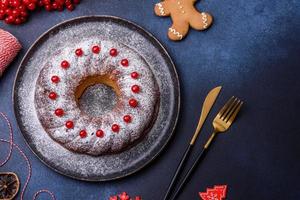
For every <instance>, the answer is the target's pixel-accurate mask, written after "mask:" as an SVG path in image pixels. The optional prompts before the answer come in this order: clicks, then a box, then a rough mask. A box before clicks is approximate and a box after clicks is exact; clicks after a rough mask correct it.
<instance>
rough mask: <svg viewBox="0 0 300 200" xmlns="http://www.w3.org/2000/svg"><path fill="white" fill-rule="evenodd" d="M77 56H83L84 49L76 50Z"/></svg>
mask: <svg viewBox="0 0 300 200" xmlns="http://www.w3.org/2000/svg"><path fill="white" fill-rule="evenodd" d="M75 54H76V56H82V55H83V51H82V49H76V51H75Z"/></svg>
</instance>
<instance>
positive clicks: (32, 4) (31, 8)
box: [27, 3, 36, 11]
mask: <svg viewBox="0 0 300 200" xmlns="http://www.w3.org/2000/svg"><path fill="white" fill-rule="evenodd" d="M27 8H28V10H31V11H33V10H35V9H36V5H35V4H34V3H30V4H28V5H27Z"/></svg>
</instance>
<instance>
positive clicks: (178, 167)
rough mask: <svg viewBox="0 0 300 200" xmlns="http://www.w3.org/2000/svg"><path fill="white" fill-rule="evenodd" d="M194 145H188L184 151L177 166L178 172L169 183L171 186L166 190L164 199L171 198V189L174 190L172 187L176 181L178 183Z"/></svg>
mask: <svg viewBox="0 0 300 200" xmlns="http://www.w3.org/2000/svg"><path fill="white" fill-rule="evenodd" d="M192 147H193V145H189V146H188V147H187V149H186V150H185V152H184V154H183V156H182V158H181V161H180V163H179V165H178V166H177V169H176V172H175V174H174V175H173V178H172V181H171V183H170V184H169V187H168V190H167V192H166V194H165V197H164V200H168V198H169V196H170V194H171V191H172V189H173V187H174V185H175V183H176V180H177V179H178V176H179V174H180V173H181V171H182V169H183V166H184V164H185V163H186V160H187V158H188V155H189V154H190V152H191V150H192Z"/></svg>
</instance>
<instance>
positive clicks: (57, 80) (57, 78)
mask: <svg viewBox="0 0 300 200" xmlns="http://www.w3.org/2000/svg"><path fill="white" fill-rule="evenodd" d="M51 81H52V82H53V83H58V82H59V81H60V78H59V77H58V76H52V77H51Z"/></svg>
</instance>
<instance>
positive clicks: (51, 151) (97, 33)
mask: <svg viewBox="0 0 300 200" xmlns="http://www.w3.org/2000/svg"><path fill="white" fill-rule="evenodd" d="M94 38H97V39H98V40H99V41H113V42H114V43H115V44H121V45H125V46H127V47H128V48H129V49H132V50H133V51H135V52H138V55H140V56H141V57H142V59H143V61H144V62H145V63H146V64H147V66H149V69H150V70H151V73H152V74H154V77H155V80H156V83H157V85H158V87H159V92H160V96H159V103H158V106H159V108H158V114H157V118H156V121H155V122H154V124H153V126H152V128H151V130H149V132H148V134H147V135H146V136H145V137H144V138H143V140H141V141H140V142H139V143H138V144H136V145H135V146H133V147H131V148H128V149H126V150H125V151H123V152H121V153H117V154H109V155H104V156H98V157H95V156H90V155H85V154H78V153H74V152H72V151H69V150H67V149H66V148H64V147H63V146H62V145H61V144H59V143H57V142H54V141H53V139H52V138H51V137H50V134H47V133H46V132H45V130H44V128H43V126H42V125H41V123H40V121H39V119H38V117H37V112H36V109H35V104H34V97H35V88H36V83H37V79H38V77H39V74H40V73H41V69H42V68H43V67H44V66H46V64H47V61H49V58H51V57H52V56H54V55H56V56H58V57H59V58H60V59H63V57H65V54H69V53H70V51H71V50H72V49H73V50H74V48H75V47H76V45H78V44H79V43H81V42H82V41H83V40H85V41H88V40H94ZM69 48H71V50H70V49H69ZM116 48H118V47H116ZM105 51H108V50H105V48H103V49H102V50H101V53H103V54H101V55H104V54H105ZM64 52H66V53H64ZM84 55H86V52H84ZM89 55H91V56H94V55H93V54H89ZM85 60H88V59H81V60H80V62H82V63H84V62H85ZM103 60H106V59H101V57H100V59H99V61H103ZM129 61H130V59H129ZM70 62H72V61H70ZM78 62H79V61H78ZM94 62H96V61H94ZM55 65H58V69H60V68H59V65H60V63H59V62H58V63H56V64H55ZM89 70H90V71H91V72H89V73H92V72H93V71H92V70H95V69H94V68H89ZM50 72H52V73H55V74H57V75H58V76H64V73H68V72H67V71H55V70H54V68H53V71H50ZM47 73H48V72H47ZM60 73H62V74H60ZM126 73H127V72H126ZM142 73H143V72H141V76H142ZM78 74H81V75H82V74H83V71H79V72H78ZM128 74H129V75H130V72H128ZM65 81H66V80H61V82H59V83H58V84H66V85H69V84H68V83H67V82H65ZM130 81H131V80H130ZM126 83H127V84H130V85H131V84H132V83H133V82H126ZM126 83H124V84H125V85H126ZM70 85H71V84H70ZM125 85H124V87H125ZM59 88H60V89H61V90H62V91H57V93H60V92H65V94H66V95H65V96H64V98H58V99H57V100H56V101H61V100H62V99H64V100H68V101H69V100H70V99H68V97H70V96H72V90H71V88H67V87H59ZM52 89H54V88H49V90H52ZM147 91H148V90H147V89H145V88H144V87H141V92H147ZM124 92H125V93H126V92H128V93H129V92H130V90H128V91H124ZM67 94H68V95H67ZM14 95H15V96H14V100H15V112H16V116H17V119H18V122H19V125H20V128H21V130H22V133H23V135H24V137H25V139H26V141H27V142H28V143H29V145H30V147H31V148H32V150H33V151H34V152H35V153H36V154H37V155H38V157H39V158H40V159H42V160H43V161H44V162H45V163H46V164H47V165H49V166H50V167H52V168H54V169H55V170H56V171H58V172H60V173H63V174H65V175H68V176H71V177H74V178H78V179H84V180H108V179H115V178H119V177H123V176H125V175H128V174H131V173H133V172H135V171H136V170H138V169H140V168H141V167H142V166H144V165H145V164H146V163H148V162H149V161H150V160H152V159H153V158H154V157H155V156H156V155H157V153H158V152H160V150H161V149H162V147H163V146H164V145H165V144H166V142H167V141H168V139H169V138H170V136H171V133H172V130H173V127H174V125H175V123H176V119H177V114H178V108H179V104H178V103H179V87H178V80H177V75H176V72H175V70H174V68H173V65H172V62H171V61H170V59H169V57H168V55H167V54H166V52H165V51H164V49H162V48H161V46H160V45H159V44H158V43H157V41H155V40H154V39H153V38H152V37H151V36H149V35H147V33H145V32H143V31H142V29H140V28H139V27H136V26H134V25H132V24H130V23H128V22H126V21H123V20H119V19H116V18H110V17H88V18H82V19H76V20H74V21H72V22H69V23H68V24H67V25H66V24H63V25H61V26H60V27H57V28H55V29H54V30H53V31H51V32H49V33H48V34H47V35H46V36H44V37H43V38H42V39H41V40H40V42H39V43H38V44H36V45H35V46H34V48H33V49H31V51H30V52H29V54H28V56H27V57H26V58H25V60H24V61H23V63H22V65H21V68H20V71H19V73H18V77H17V81H16V85H15V91H14ZM138 95H139V94H137V99H139V96H138ZM147 102H149V103H151V101H147ZM65 103H66V102H62V101H61V102H60V104H65ZM49 106H50V107H51V106H53V107H52V108H54V104H53V105H52V104H49ZM68 106H70V107H71V106H73V105H71V104H70V105H68ZM144 106H145V105H144ZM70 107H68V108H67V109H70ZM71 111H72V110H70V111H69V112H71ZM73 112H74V113H73V114H72V115H73V116H74V119H75V120H74V121H76V122H77V121H78V120H79V119H80V120H86V122H80V123H84V124H85V127H86V125H87V124H88V127H87V132H90V133H93V132H94V131H93V130H95V128H96V127H95V126H93V125H95V124H97V123H99V121H98V122H94V121H93V119H90V118H85V117H81V118H78V119H77V118H76V115H75V113H77V112H78V111H76V110H75V111H73ZM129 114H132V113H129ZM139 114H140V112H137V115H139ZM57 120H58V121H53V123H51V124H53V125H54V124H61V126H51V127H49V128H48V130H51V131H55V133H53V134H56V135H57V136H56V137H57V138H60V142H61V143H64V144H66V145H67V143H69V142H70V141H76V140H77V138H76V137H78V132H77V133H76V134H75V131H74V134H73V132H68V134H69V137H64V135H60V136H59V134H61V133H64V132H65V131H66V130H65V127H64V126H63V122H64V121H65V120H66V119H64V118H59V119H57ZM134 120H135V118H133V121H132V123H131V124H130V125H128V126H131V125H132V126H134V125H135V124H134V123H135V121H134ZM89 122H90V123H91V124H90V123H89ZM122 123H123V122H122ZM122 123H120V127H121V129H122V126H123V125H122ZM75 127H76V129H77V131H79V129H81V128H82V127H78V126H75ZM126 130H129V129H126ZM103 131H104V132H105V133H107V132H109V131H110V128H107V127H105V128H103ZM121 131H123V130H121ZM94 134H95V133H94ZM127 135H130V137H129V136H127ZM113 136H115V134H114V135H113ZM90 137H91V138H90ZM122 137H125V139H124V138H122ZM138 137H139V136H138V135H135V134H132V133H130V132H124V134H119V135H118V138H116V141H117V140H119V139H121V140H123V141H126V142H127V141H129V140H130V141H131V140H135V139H136V138H138ZM66 138H67V140H66ZM92 138H93V140H98V142H94V145H87V146H86V145H84V144H82V148H83V149H94V148H95V149H97V148H99V147H97V145H99V146H102V147H104V145H103V144H104V143H105V144H109V143H110V144H111V145H108V146H111V147H113V148H117V149H118V148H120V147H119V146H118V145H117V144H118V143H114V142H113V141H114V139H115V138H112V137H111V136H110V134H105V135H104V137H103V138H95V137H92V135H88V137H86V138H84V139H83V140H82V139H81V138H80V139H81V140H78V141H80V142H86V141H88V140H90V141H92ZM78 139H79V138H78ZM128 139H129V140H128ZM91 143H92V142H91ZM91 143H89V144H91ZM106 151H107V149H105V147H104V148H103V152H106ZM99 153H101V152H99Z"/></svg>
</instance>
